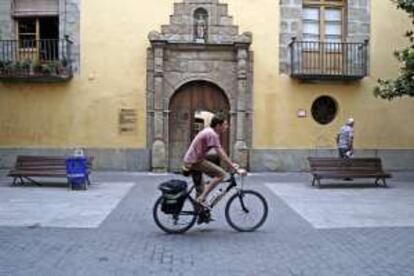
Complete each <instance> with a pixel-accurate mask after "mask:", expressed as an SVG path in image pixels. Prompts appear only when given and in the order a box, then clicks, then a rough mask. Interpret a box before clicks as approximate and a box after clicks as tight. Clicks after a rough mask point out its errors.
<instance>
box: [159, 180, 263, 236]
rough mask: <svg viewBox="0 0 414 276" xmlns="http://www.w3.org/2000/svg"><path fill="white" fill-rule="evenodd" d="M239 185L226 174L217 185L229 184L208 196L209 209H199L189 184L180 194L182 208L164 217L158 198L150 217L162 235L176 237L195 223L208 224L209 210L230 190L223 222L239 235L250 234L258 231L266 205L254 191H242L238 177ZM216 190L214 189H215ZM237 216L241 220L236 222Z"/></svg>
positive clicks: (200, 206) (160, 201) (161, 202)
mask: <svg viewBox="0 0 414 276" xmlns="http://www.w3.org/2000/svg"><path fill="white" fill-rule="evenodd" d="M240 179H241V181H240V182H241V183H240V186H239V185H238V183H237V181H236V178H235V173H230V177H229V178H228V179H226V180H224V181H223V182H222V183H220V186H223V185H224V184H225V183H229V185H228V186H227V187H226V188H225V189H224V190H221V191H219V192H218V193H217V194H216V195H215V196H213V198H211V197H210V204H209V206H208V207H207V208H206V207H203V206H202V205H200V204H199V203H197V202H196V200H195V199H194V197H193V196H191V193H192V191H193V190H194V189H195V185H194V184H193V185H192V186H191V188H190V189H189V190H188V191H187V192H186V194H185V195H184V202H183V204H182V208H179V210H177V211H175V212H173V213H172V214H165V213H164V212H163V210H162V204H163V201H164V197H163V195H161V196H160V197H159V198H158V199H157V200H156V202H155V204H154V207H153V217H154V220H155V223H156V224H157V226H158V227H159V228H160V229H161V230H163V231H164V232H166V233H170V234H179V233H184V232H186V231H188V230H189V229H190V228H191V227H193V226H194V224H195V223H196V220H197V219H198V220H199V222H200V221H201V222H206V223H208V222H210V221H211V219H210V215H211V210H212V209H213V208H214V206H216V205H217V203H218V202H219V201H220V200H221V199H222V198H224V197H225V196H226V195H227V194H228V193H229V192H230V191H231V190H235V191H236V192H235V193H234V194H233V195H232V196H230V198H229V199H228V200H227V203H226V206H225V218H226V221H227V223H228V224H229V225H230V226H231V227H232V228H233V229H235V230H237V231H240V232H252V231H255V230H256V229H258V228H259V227H260V226H262V225H263V223H264V222H265V221H266V218H267V215H268V205H267V201H266V199H265V198H264V197H263V196H262V195H261V194H260V193H259V192H257V191H253V190H245V189H243V184H244V182H243V180H244V178H243V176H242V175H241V176H240ZM218 188H220V187H216V189H218ZM239 217H240V218H241V220H240V221H239V220H238V219H239Z"/></svg>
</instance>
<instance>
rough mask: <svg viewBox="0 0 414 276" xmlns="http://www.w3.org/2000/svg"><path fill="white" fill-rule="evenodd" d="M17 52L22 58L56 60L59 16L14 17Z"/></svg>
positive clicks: (57, 54) (57, 55)
mask: <svg viewBox="0 0 414 276" xmlns="http://www.w3.org/2000/svg"><path fill="white" fill-rule="evenodd" d="M16 21H17V37H18V40H19V52H20V56H21V58H22V59H40V60H56V59H58V57H59V53H58V39H59V18H58V17H57V16H46V17H21V18H16Z"/></svg>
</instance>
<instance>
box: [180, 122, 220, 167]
mask: <svg viewBox="0 0 414 276" xmlns="http://www.w3.org/2000/svg"><path fill="white" fill-rule="evenodd" d="M218 147H221V145H220V138H219V135H218V134H217V133H216V132H215V131H214V129H212V128H211V127H206V128H205V129H203V130H202V131H200V132H199V133H198V134H197V135H196V137H194V140H193V142H191V145H190V147H189V148H188V150H187V153H186V154H185V156H184V163H187V164H194V163H197V162H199V161H201V160H203V159H204V156H205V155H206V153H207V152H208V151H209V150H211V149H212V148H218Z"/></svg>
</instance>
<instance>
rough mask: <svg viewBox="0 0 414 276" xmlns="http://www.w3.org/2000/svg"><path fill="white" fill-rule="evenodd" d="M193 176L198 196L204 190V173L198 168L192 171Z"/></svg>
mask: <svg viewBox="0 0 414 276" xmlns="http://www.w3.org/2000/svg"><path fill="white" fill-rule="evenodd" d="M191 177H192V178H193V183H194V186H195V190H196V198H198V197H199V196H200V195H201V194H202V193H203V191H204V181H203V173H202V172H200V171H197V170H192V171H191Z"/></svg>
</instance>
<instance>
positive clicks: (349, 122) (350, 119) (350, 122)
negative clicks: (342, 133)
mask: <svg viewBox="0 0 414 276" xmlns="http://www.w3.org/2000/svg"><path fill="white" fill-rule="evenodd" d="M353 123H354V118H349V119H348V120H346V124H347V125H349V126H350V125H352V124H353Z"/></svg>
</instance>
